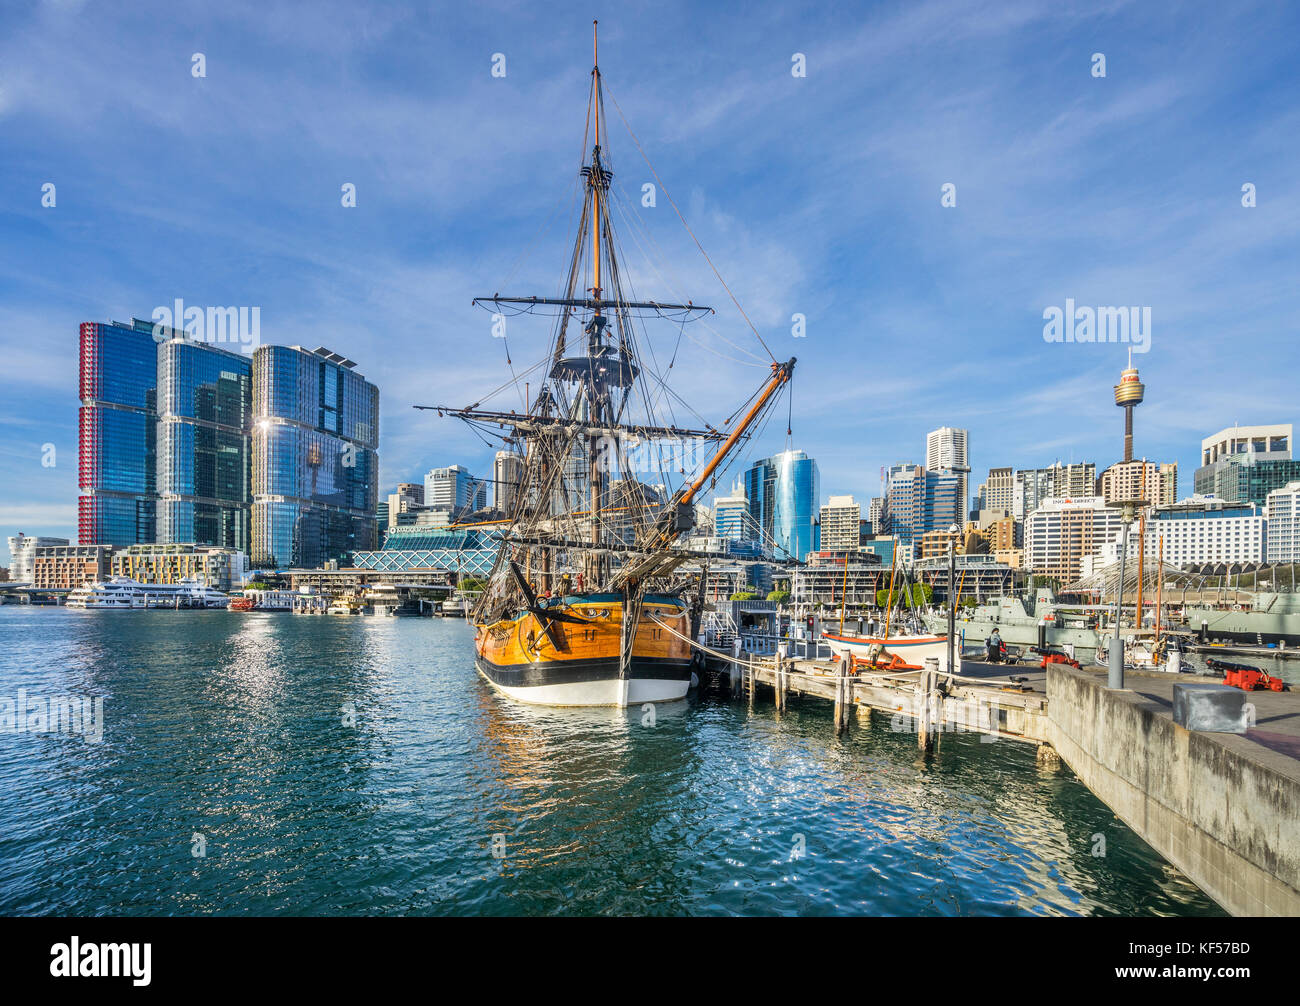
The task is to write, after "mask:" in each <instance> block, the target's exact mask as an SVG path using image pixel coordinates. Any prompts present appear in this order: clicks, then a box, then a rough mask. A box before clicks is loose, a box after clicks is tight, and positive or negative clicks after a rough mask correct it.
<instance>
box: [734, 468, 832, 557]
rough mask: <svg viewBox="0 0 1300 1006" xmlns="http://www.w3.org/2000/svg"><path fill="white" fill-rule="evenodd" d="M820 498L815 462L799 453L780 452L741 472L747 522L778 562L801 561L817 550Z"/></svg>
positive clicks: (819, 480) (818, 476) (819, 476)
mask: <svg viewBox="0 0 1300 1006" xmlns="http://www.w3.org/2000/svg"><path fill="white" fill-rule="evenodd" d="M820 497H821V475H820V472H819V471H818V469H817V462H816V461H814V460H813V459H812V458H810V457H808V455H807V454H805V453H804V452H803V451H796V450H789V451H782V452H781V453H780V454H776V455H773V456H772V457H770V458H764V459H763V460H762V461H759V462H756V463H755V464H754V465H753V467H751V468H750V469H749V470H748V471H747V472H745V498H746V500H747V501H748V504H749V516H750V521H751V523H752V526H753V527H754V528H755V529H756V531H757V532H758V534H760V535H761V537H762V544H763V547H764V550H766V551H770V552H772V553H774V554H775V555H776V556H777V557H778V558H795V559H803V558H804V556H806V555H807V554H808V553H809V552H813V551H816V550H817V549H818V548H819V547H820V546H819V535H818V531H819V528H818V523H817V517H818V514H817V503H818V500H819V499H820Z"/></svg>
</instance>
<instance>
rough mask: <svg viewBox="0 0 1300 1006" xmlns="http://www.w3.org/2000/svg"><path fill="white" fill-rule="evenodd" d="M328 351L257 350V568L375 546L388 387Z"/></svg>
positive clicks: (313, 562) (308, 563) (306, 562)
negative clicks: (382, 394)
mask: <svg viewBox="0 0 1300 1006" xmlns="http://www.w3.org/2000/svg"><path fill="white" fill-rule="evenodd" d="M355 367H356V364H355V363H353V362H352V361H351V360H348V359H346V358H345V357H342V356H339V355H338V354H337V353H332V352H330V351H329V350H327V349H324V348H323V347H322V348H317V349H315V350H308V349H303V348H302V347H301V346H262V347H260V348H259V349H258V350H257V351H256V352H255V353H254V354H253V554H252V559H253V565H254V566H258V567H281V568H283V567H295V568H303V567H307V568H311V567H318V566H321V565H323V564H324V563H326V562H328V561H329V560H331V559H340V558H343V557H344V556H345V555H346V554H347V553H349V552H352V551H365V550H371V549H374V548H375V545H376V528H375V511H376V506H377V504H378V499H379V488H378V476H379V459H378V455H377V453H376V450H377V448H378V446H379V389H378V388H376V387H375V386H374V385H373V384H371V383H370V382H369V381H367V380H366V379H365V378H364V377H362V376H361V375H360V374H358V373H357V372H356V370H355Z"/></svg>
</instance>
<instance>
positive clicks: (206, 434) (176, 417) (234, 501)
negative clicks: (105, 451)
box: [157, 338, 253, 552]
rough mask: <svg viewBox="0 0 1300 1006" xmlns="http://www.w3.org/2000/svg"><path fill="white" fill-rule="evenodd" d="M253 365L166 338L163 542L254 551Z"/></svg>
mask: <svg viewBox="0 0 1300 1006" xmlns="http://www.w3.org/2000/svg"><path fill="white" fill-rule="evenodd" d="M252 412H253V372H252V359H251V357H249V356H246V355H243V354H240V353H231V352H227V351H226V350H224V349H218V348H216V347H215V346H211V345H206V344H204V343H199V342H192V341H189V340H185V339H176V338H173V339H167V340H165V341H163V342H162V343H160V344H159V346H158V440H157V443H158V475H157V482H158V541H160V542H164V543H169V544H170V543H174V542H194V543H196V544H199V545H220V546H223V547H226V548H236V549H239V551H241V552H248V551H249V546H250V536H249V511H250V509H251V502H252V495H253V492H252V475H253V469H252V443H251V438H250V430H251V427H252Z"/></svg>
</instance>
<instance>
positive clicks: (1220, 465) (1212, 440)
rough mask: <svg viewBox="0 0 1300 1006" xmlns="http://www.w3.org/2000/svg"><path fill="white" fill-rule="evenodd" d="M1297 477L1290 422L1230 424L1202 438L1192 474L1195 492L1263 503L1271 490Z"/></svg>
mask: <svg viewBox="0 0 1300 1006" xmlns="http://www.w3.org/2000/svg"><path fill="white" fill-rule="evenodd" d="M1297 479H1300V461H1297V460H1294V459H1293V458H1292V456H1291V424H1290V423H1276V424H1273V425H1271V426H1232V427H1229V428H1228V429H1226V430H1221V431H1219V432H1218V433H1216V434H1214V435H1213V436H1209V437H1206V438H1205V439H1204V440H1202V441H1201V467H1200V468H1198V469H1196V474H1195V475H1194V476H1193V488H1194V490H1195V492H1196V494H1197V495H1207V494H1209V495H1214V496H1217V497H1218V498H1219V499H1222V500H1225V501H1227V502H1229V503H1257V504H1261V505H1262V504H1263V503H1264V501H1265V499H1266V498H1267V497H1268V494H1269V493H1271V492H1272V491H1273V490H1274V489H1281V488H1282V487H1284V486H1285V485H1286V484H1287V483H1288V482H1293V481H1295V480H1297Z"/></svg>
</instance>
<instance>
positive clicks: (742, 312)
mask: <svg viewBox="0 0 1300 1006" xmlns="http://www.w3.org/2000/svg"><path fill="white" fill-rule="evenodd" d="M609 98H610V100H611V101H612V102H614V108H615V109H616V110H617V111H618V117H619V118H620V119H622V120H623V125H624V127H625V128H626V129H627V133H628V135H629V136H630V137H632V142H633V143H635V144H636V149H637V150H638V151H639V152H640V154H641V157H642V159H643V160H644V161H645V163H646V167H647V168H649V169H650V174H652V175H654V179H655V181H656V182H658V183H659V188H661V189H663V193H664V195H665V196H667V197H668V202H669V203H671V204H672V207H673V211H674V212H675V213H676V214H677V219H678V220H680V221H681V222H682V226H683V227H685V228H686V233H687V234H689V235H690V236H691V240H692V241H694V242H695V247H696V248H698V249H699V250H700V254H701V255H703V256H704V261H705V262H707V263H709V268H710V269H712V270H713V275H714V276H716V277H718V282H719V283H721V284H722V289H724V290H726V291H727V296H729V297H730V298H731V302H732V303H733V304H735V305H736V310H737V311H739V312H740V316H741V317H742V318H744V319H745V322H746V324H748V325H749V328H750V330H751V331H752V332H753V333H754V338H755V339H757V340H758V344H759V345H760V346H762V347H763V351H764V352H765V353H767V355H768V356H769V357H771V359H772V362H773V363H776V362H777V361H776V357H775V356H772V351H771V350H770V349H768V347H767V343H766V342H764V341H763V337H762V336H761V335H759V334H758V329H757V328H755V327H754V323H753V322H752V321H750V320H749V315H747V314H746V313H745V309H744V308H743V307H741V306H740V301H739V300H737V299H736V295H735V294H734V293H732V292H731V287H729V286H727V281H726V280H724V279H723V278H722V273H720V272H718V267H717V266H715V265H714V264H713V259H711V258H709V253H708V252H706V251H705V250H704V245H702V244H700V239H699V238H697V237H696V236H695V232H694V231H693V230H691V225H690V224H688V223H687V222H686V218H685V217H684V216H682V211H681V210H679V209H678V208H677V200H675V199H673V197H672V193H670V192H669V191H668V187H667V186H666V185H664V183H663V181H662V180H661V179H660V177H659V174H658V173H657V172H656V171H655V168H654V165H653V164H651V163H650V158H649V157H647V156H646V152H645V150H644V149H642V147H641V141H640V140H638V139H637V137H636V133H634V132H632V127H631V126H630V125H629V124H628V121H627V116H625V115H624V114H623V108H622V106H621V105H619V103H618V99H617V98H615V97H614V95H613V94H612V93H611V94H610V96H609Z"/></svg>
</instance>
